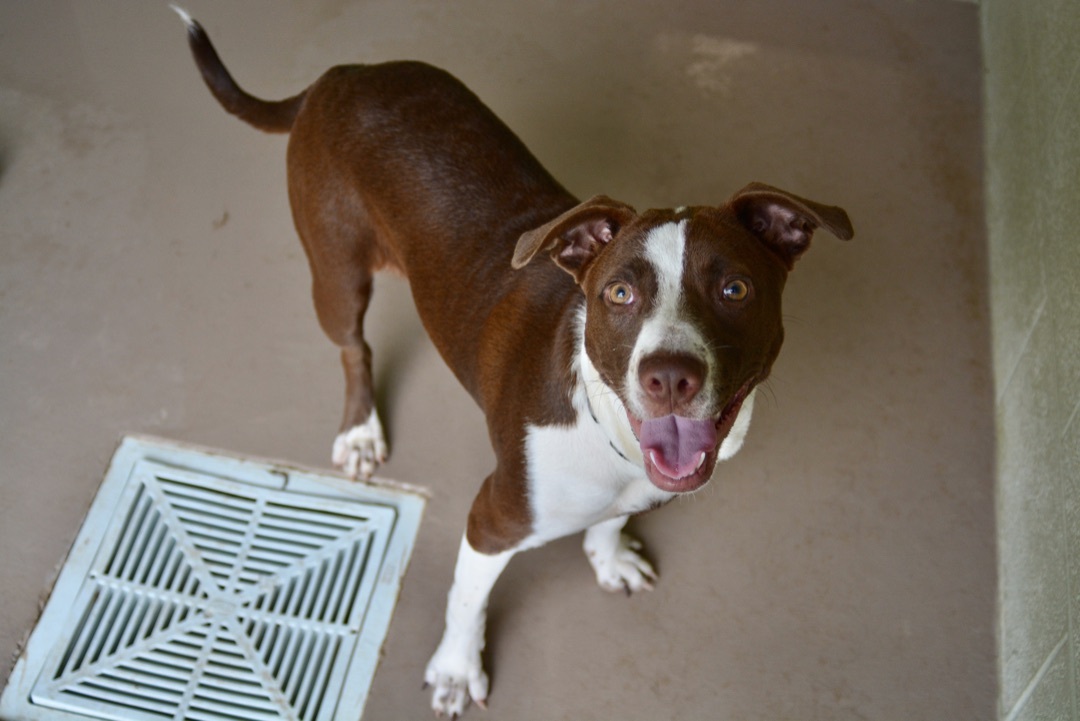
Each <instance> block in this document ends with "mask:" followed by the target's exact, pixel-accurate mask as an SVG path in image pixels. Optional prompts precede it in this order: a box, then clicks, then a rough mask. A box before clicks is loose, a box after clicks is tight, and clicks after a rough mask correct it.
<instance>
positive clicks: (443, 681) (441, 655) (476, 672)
mask: <svg viewBox="0 0 1080 721" xmlns="http://www.w3.org/2000/svg"><path fill="white" fill-rule="evenodd" d="M424 684H425V686H430V687H432V688H433V691H432V694H431V708H432V710H434V711H435V715H436V716H442V715H444V714H445V715H448V716H450V717H451V718H457V717H458V716H460V715H461V714H463V713H464V712H465V708H466V707H467V706H468V705H469V700H470V699H471V700H472V701H474V702H475V703H476V705H477V706H479V707H480V708H487V705H486V704H487V695H488V677H487V674H486V673H484V668H483V666H482V665H481V663H480V654H479V653H475V654H469V657H468V658H463V657H455V656H454V655H453V654H451V653H447V652H444V650H443V648H442V647H440V648H439V650H438V651H436V652H435V655H434V656H432V657H431V661H429V662H428V665H427V671H425V672H424Z"/></svg>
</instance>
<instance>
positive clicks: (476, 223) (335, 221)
mask: <svg viewBox="0 0 1080 721" xmlns="http://www.w3.org/2000/svg"><path fill="white" fill-rule="evenodd" d="M177 10H178V12H179V13H180V14H181V16H182V17H183V19H184V21H185V23H186V25H187V29H188V40H189V45H190V47H191V50H192V52H193V54H194V56H195V61H196V64H197V66H198V68H199V70H200V72H201V73H202V77H203V79H204V80H205V82H206V84H207V86H208V87H209V88H210V91H211V93H212V94H213V95H214V97H215V98H216V99H217V100H218V101H219V102H220V104H221V105H222V106H223V107H224V108H225V110H227V111H228V112H230V113H232V114H234V115H236V116H238V117H240V118H241V119H243V120H245V121H246V122H248V123H249V124H251V125H253V126H255V127H256V128H259V129H261V130H264V131H268V132H278V133H288V134H289V143H288V152H287V165H288V189H289V201H290V205H291V208H292V215H293V220H294V222H295V225H296V230H297V232H298V234H299V236H300V239H301V241H302V242H303V246H304V249H305V251H306V254H307V258H308V261H309V264H310V266H311V273H312V278H313V296H314V301H315V309H316V312H317V315H318V319H319V323H320V324H321V326H322V328H323V330H324V331H325V332H326V334H327V335H328V336H329V337H330V339H331V340H332V341H333V342H334V343H336V344H337V345H338V346H339V347H340V349H341V359H342V363H343V365H344V369H345V414H344V420H343V422H342V425H341V432H340V434H339V435H338V436H337V438H336V439H335V440H334V444H333V450H332V459H333V462H334V463H335V464H336V465H337V466H340V467H341V468H342V469H344V471H345V472H346V473H348V474H349V475H351V476H354V477H357V478H361V479H363V478H367V477H369V476H370V475H371V474H372V473H373V472H374V471H375V469H376V468H377V466H378V465H379V464H380V463H382V462H384V461H385V460H386V457H387V445H386V441H385V440H384V436H383V430H382V426H381V424H380V421H379V417H378V414H377V412H376V409H375V405H374V401H373V391H372V376H371V350H370V348H369V347H368V344H367V343H366V341H365V340H364V336H363V320H364V314H365V312H366V310H367V307H368V301H369V299H370V297H371V290H372V276H373V274H374V272H375V271H376V270H380V269H390V270H396V271H398V272H400V273H402V274H403V275H404V276H405V277H406V278H407V279H408V280H409V283H410V286H411V289H412V294H413V298H414V300H415V303H416V308H417V311H418V313H419V316H420V318H421V320H422V322H423V324H424V327H425V329H426V330H427V332H428V334H429V335H430V337H431V340H432V342H433V343H434V345H435V347H436V348H437V349H438V351H439V353H440V354H441V355H442V357H443V358H444V359H445V361H446V363H447V365H448V366H449V367H450V368H451V370H452V371H453V373H454V375H455V376H456V377H457V379H458V381H460V382H461V384H462V385H463V386H464V387H465V389H466V390H467V391H468V392H469V394H470V395H471V396H472V397H473V399H474V400H475V401H476V403H477V404H478V405H479V406H480V408H481V409H482V410H483V412H484V414H485V416H486V420H487V424H488V429H489V433H490V436H491V442H492V445H493V447H494V451H495V456H496V459H497V460H496V466H495V470H494V471H493V472H492V473H491V475H489V476H488V477H487V478H486V479H485V480H484V481H483V484H482V485H481V486H480V490H479V493H478V494H477V496H476V498H475V500H474V501H473V505H472V508H471V510H470V512H469V516H468V521H467V525H466V530H465V533H464V535H463V537H462V540H461V546H460V550H459V553H458V558H457V564H456V567H455V570H454V580H453V584H452V586H451V588H450V592H449V594H448V598H447V608H446V628H445V632H444V635H443V637H442V640H441V642H440V643H439V645H438V647H437V649H436V651H435V653H434V655H433V656H432V658H431V661H430V662H429V664H428V666H427V669H426V671H425V675H424V678H425V681H426V684H427V685H430V686H431V687H433V690H434V693H433V696H432V708H433V709H434V710H435V712H436V713H437V714H439V715H442V714H449V715H450V716H458V715H459V714H461V713H462V712H463V711H464V710H465V708H466V706H467V705H468V704H469V702H470V699H471V701H472V702H474V703H476V704H478V705H480V706H484V705H485V704H486V701H487V698H488V677H487V674H486V673H485V671H484V669H483V666H482V664H481V651H482V650H483V647H484V627H485V613H486V607H487V600H488V596H489V593H490V591H491V589H492V587H493V585H494V584H495V582H496V579H497V578H498V577H499V574H500V573H501V572H502V571H503V569H504V568H505V567H506V564H507V563H508V562H509V561H510V559H511V557H513V556H514V554H516V553H518V552H520V551H524V550H526V549H530V548H535V547H537V546H541V545H543V544H544V543H547V542H548V541H551V540H553V539H556V538H560V537H563V536H567V535H570V534H574V533H578V532H581V531H584V544H583V545H584V550H585V553H586V556H587V558H588V560H589V562H590V564H591V565H592V567H593V569H594V571H595V573H596V578H597V581H598V583H599V584H600V586H601V587H602V588H604V589H606V590H609V591H626V592H627V593H632V592H636V591H642V590H647V589H651V588H652V584H653V582H654V581H655V580H656V578H657V576H656V573H655V571H654V570H653V568H652V566H651V565H650V564H649V563H648V561H647V560H645V558H644V557H643V556H642V555H641V553H640V545H639V544H638V542H637V541H635V540H634V539H632V538H631V537H630V536H628V535H627V534H626V533H624V532H623V526H624V525H625V524H626V522H627V520H628V518H629V517H630V516H632V515H634V514H638V513H642V512H644V511H648V510H650V509H654V508H657V507H659V506H662V505H664V504H665V503H667V502H668V501H670V500H672V499H673V498H675V497H676V496H678V495H680V494H685V493H690V492H692V491H695V490H697V489H699V488H701V487H702V486H703V485H704V484H705V483H707V482H708V481H709V479H710V477H711V476H712V475H713V471H714V469H715V467H716V465H717V463H718V462H719V461H721V460H725V459H728V458H730V457H732V456H733V455H734V454H735V453H736V452H737V451H738V450H739V448H740V447H741V446H742V444H743V439H744V438H745V436H746V432H747V428H748V426H749V423H750V417H751V413H752V411H753V402H754V394H755V389H756V388H757V387H758V386H759V385H760V384H761V383H762V382H763V381H764V380H765V379H766V378H768V376H769V373H770V370H771V368H772V365H773V362H774V361H775V360H776V357H777V355H778V353H779V352H780V346H781V343H782V342H783V337H784V330H783V325H782V322H781V320H782V315H781V292H782V291H783V288H784V284H785V281H786V279H787V276H788V273H789V272H790V271H791V270H792V268H793V266H794V264H795V262H796V261H797V260H798V259H799V258H800V257H801V256H802V255H803V253H805V252H806V250H807V249H808V247H809V245H810V241H811V237H812V235H813V233H814V231H815V230H817V229H819V228H825V229H827V230H828V231H829V232H830V233H832V234H833V235H834V236H836V237H838V238H840V239H843V240H847V239H850V238H851V237H852V236H853V234H854V233H853V230H852V226H851V222H850V221H849V219H848V216H847V214H846V213H845V212H844V210H842V209H841V208H838V207H833V206H827V205H823V204H820V203H817V202H814V201H811V200H807V199H805V198H802V197H799V196H797V195H794V194H792V193H788V192H785V191H783V190H779V189H777V188H774V187H771V186H768V185H764V184H761V183H751V184H750V185H747V186H746V187H744V188H743V189H742V190H740V191H738V192H737V193H735V194H734V195H733V196H732V197H731V198H730V199H729V200H728V201H727V202H725V203H723V204H721V205H719V206H715V207H714V206H701V207H679V208H674V209H654V210H647V211H644V212H638V211H637V210H635V209H634V208H633V207H631V206H630V205H628V204H626V203H623V202H620V201H617V200H613V199H611V198H609V197H606V196H603V195H597V196H595V197H592V198H590V199H589V200H586V201H585V202H580V201H579V200H578V199H577V198H575V197H574V196H573V195H571V194H570V193H569V192H567V191H566V190H565V189H564V188H563V187H562V186H561V185H560V184H559V183H558V182H556V180H555V179H554V178H552V176H551V175H550V174H549V173H548V172H547V171H546V170H545V169H544V168H543V167H542V166H541V165H540V163H539V162H538V161H537V160H536V159H535V158H534V157H533V156H532V154H531V153H530V152H529V151H528V150H527V149H526V147H525V145H524V144H523V143H522V142H521V141H520V140H519V139H518V138H517V137H516V136H515V135H514V134H513V132H512V131H511V130H510V129H509V128H507V127H506V126H505V125H504V124H503V123H502V122H501V121H500V120H499V119H498V118H497V117H496V116H495V115H494V114H493V113H492V112H491V111H490V110H489V109H488V108H487V107H486V106H485V105H484V104H483V103H482V102H481V101H480V100H479V99H478V98H477V97H476V96H475V95H474V94H473V93H472V92H471V91H469V90H468V89H467V88H466V87H465V86H464V85H463V84H462V83H461V82H460V81H458V80H457V79H456V78H454V77H453V76H452V75H450V74H449V73H447V72H445V71H443V70H440V69H437V68H434V67H432V66H430V65H426V64H423V63H420V62H404V61H403V62H390V63H384V64H378V65H347V66H338V67H334V68H332V69H330V70H329V71H327V72H326V73H325V74H324V75H322V76H321V77H320V78H319V79H318V80H316V81H315V82H314V83H313V84H312V85H311V86H309V87H308V88H307V89H305V90H304V91H302V92H301V93H299V94H298V95H295V96H293V97H291V98H287V99H285V100H281V101H276V102H270V101H265V100H260V99H257V98H255V97H253V96H251V95H249V94H247V93H246V92H245V91H244V90H242V89H241V88H240V87H239V86H238V85H237V84H236V82H235V81H234V80H233V78H232V77H231V76H230V74H229V72H228V71H227V70H226V68H225V66H224V65H223V64H222V62H221V60H220V58H219V57H218V55H217V53H216V51H215V50H214V48H213V46H212V45H211V43H210V40H209V39H208V37H207V35H206V33H205V31H204V30H203V28H202V27H201V26H200V25H199V23H197V22H196V21H195V20H193V19H192V18H191V17H190V16H189V15H188V14H187V13H185V12H184V11H183V10H180V9H179V8H177Z"/></svg>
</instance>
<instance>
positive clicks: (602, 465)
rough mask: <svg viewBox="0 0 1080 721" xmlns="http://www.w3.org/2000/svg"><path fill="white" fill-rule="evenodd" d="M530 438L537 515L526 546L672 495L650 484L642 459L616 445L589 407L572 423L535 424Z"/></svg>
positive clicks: (528, 448)
mask: <svg viewBox="0 0 1080 721" xmlns="http://www.w3.org/2000/svg"><path fill="white" fill-rule="evenodd" d="M525 443H526V453H527V458H528V473H529V507H530V510H531V511H532V514H533V533H532V535H531V536H530V538H529V539H528V543H527V545H533V544H536V545H539V544H541V543H545V542H547V541H549V540H551V539H554V538H558V537H561V536H565V535H568V534H571V533H576V532H577V531H581V530H584V529H585V528H588V527H589V526H592V525H594V524H596V523H599V522H600V521H604V520H607V519H609V518H614V517H616V516H623V515H627V514H631V513H637V512H639V511H643V510H646V509H648V508H652V507H654V506H656V505H659V504H661V503H664V502H666V501H667V500H669V499H670V498H671V497H672V495H673V494H671V493H668V492H666V491H662V490H660V489H659V488H657V487H656V486H654V485H653V484H652V483H650V482H649V480H648V479H647V478H646V477H645V472H644V470H643V469H642V467H641V465H640V463H635V462H632V461H630V460H629V459H628V458H626V457H625V455H623V454H622V453H621V452H620V451H619V450H617V449H616V448H615V447H614V446H613V445H612V442H611V440H610V437H609V435H608V434H607V432H605V430H604V429H603V428H602V427H601V426H600V424H599V423H598V422H597V421H595V420H594V419H593V418H592V416H591V415H590V414H588V413H587V412H586V413H579V414H578V419H577V423H576V424H574V425H573V426H543V427H535V426H534V427H531V428H529V430H528V433H527V435H526V440H525Z"/></svg>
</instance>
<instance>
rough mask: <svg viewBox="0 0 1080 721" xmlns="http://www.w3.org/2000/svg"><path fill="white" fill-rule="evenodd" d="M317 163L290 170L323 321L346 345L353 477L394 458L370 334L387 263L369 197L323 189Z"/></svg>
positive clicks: (344, 445)
mask: <svg viewBox="0 0 1080 721" xmlns="http://www.w3.org/2000/svg"><path fill="white" fill-rule="evenodd" d="M294 140H295V138H294ZM290 150H292V149H291V148H290ZM293 159H294V158H293V157H290V161H293ZM294 165H299V164H298V163H296V164H294V163H293V162H290V166H294ZM313 166H314V167H317V166H315V164H314V163H312V162H311V161H310V159H309V160H308V164H307V165H306V166H303V167H299V168H296V167H290V184H289V199H290V202H291V204H292V210H293V219H294V221H295V223H296V229H297V232H298V233H299V234H300V239H301V240H302V241H303V245H304V250H305V251H306V253H307V257H308V262H309V264H310V266H311V277H312V298H313V300H314V302H315V312H316V314H317V315H318V318H319V325H320V326H321V327H322V329H323V331H324V332H325V333H326V335H327V336H328V337H329V338H330V340H332V341H333V342H334V343H335V344H336V345H337V346H338V347H339V348H340V349H341V363H342V367H343V368H344V371H345V412H344V416H343V418H342V421H341V428H340V431H339V433H338V435H337V437H336V438H335V440H334V445H333V451H332V459H333V462H334V465H336V466H338V467H340V468H341V469H342V470H343V471H344V472H345V473H347V474H348V475H350V476H352V477H354V478H361V479H366V478H369V477H371V475H372V474H373V473H374V472H375V469H376V468H377V467H378V466H379V464H381V463H383V462H385V461H386V458H387V455H388V454H387V446H386V439H385V437H384V435H383V429H382V423H381V422H380V421H379V415H378V413H377V412H376V410H375V392H374V387H373V383H372V374H371V348H370V347H369V346H368V344H367V341H366V340H365V339H364V315H365V314H366V313H367V309H368V303H369V301H370V300H371V290H372V282H373V277H372V276H373V273H374V272H375V270H376V269H378V268H380V267H383V266H385V265H387V262H386V259H385V256H384V254H383V253H382V251H381V250H380V248H379V245H378V238H377V232H376V230H375V229H374V227H373V226H372V224H371V223H370V222H369V218H368V214H367V212H366V211H365V209H364V205H363V203H362V201H361V200H360V199H359V198H358V197H355V196H350V195H348V194H345V193H342V192H340V190H339V191H338V192H337V193H327V192H320V191H324V188H325V186H324V185H323V184H322V183H318V182H314V183H313V182H310V179H311V177H312V173H311V170H312V167H313ZM305 181H308V182H305Z"/></svg>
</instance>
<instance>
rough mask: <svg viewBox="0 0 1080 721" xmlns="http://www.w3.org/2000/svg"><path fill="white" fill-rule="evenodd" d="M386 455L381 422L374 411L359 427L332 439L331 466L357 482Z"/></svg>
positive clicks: (367, 474) (384, 459) (368, 476)
mask: <svg viewBox="0 0 1080 721" xmlns="http://www.w3.org/2000/svg"><path fill="white" fill-rule="evenodd" d="M388 455H389V453H388V451H387V447H386V437H385V436H384V435H383V429H382V423H380V422H379V416H378V414H377V413H376V412H375V411H372V412H371V415H370V416H368V419H367V420H366V421H365V422H363V423H361V424H360V425H358V426H353V427H352V428H350V429H349V430H347V431H343V432H342V433H339V434H338V437H337V438H335V439H334V450H333V455H332V459H333V461H334V465H335V466H337V467H338V468H340V469H341V470H342V471H343V472H344V473H346V474H347V475H348V476H350V477H352V478H356V479H358V480H367V479H368V478H371V476H372V474H374V473H375V469H376V468H378V467H379V465H380V464H382V463H385V462H386V458H387V456H388Z"/></svg>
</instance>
